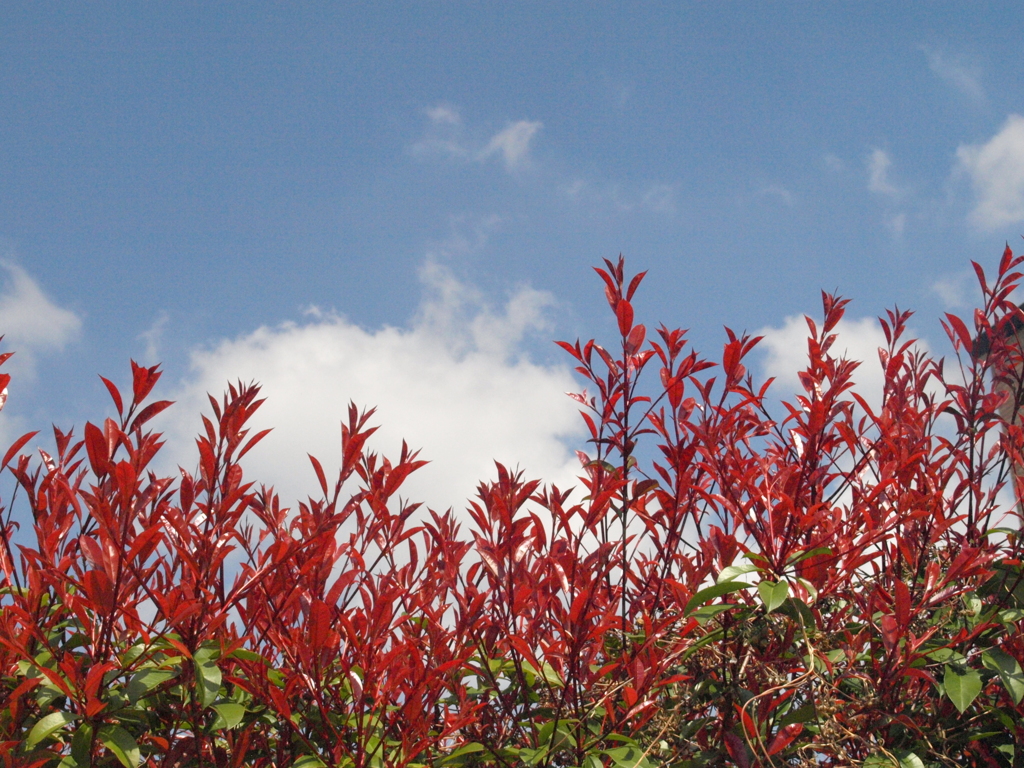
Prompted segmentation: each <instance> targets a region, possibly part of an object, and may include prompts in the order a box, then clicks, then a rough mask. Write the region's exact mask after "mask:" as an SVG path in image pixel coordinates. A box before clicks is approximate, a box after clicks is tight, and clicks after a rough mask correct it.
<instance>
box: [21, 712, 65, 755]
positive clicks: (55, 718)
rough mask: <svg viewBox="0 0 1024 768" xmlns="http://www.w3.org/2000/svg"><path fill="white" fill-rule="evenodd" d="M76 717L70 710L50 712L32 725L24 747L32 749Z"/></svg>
mask: <svg viewBox="0 0 1024 768" xmlns="http://www.w3.org/2000/svg"><path fill="white" fill-rule="evenodd" d="M77 719H78V715H72V714H71V713H70V712H51V713H50V714H48V715H47V716H46V717H44V718H42V719H41V720H40V721H39V722H38V723H36V724H35V725H33V726H32V730H31V731H29V733H28V738H27V739H25V747H26V749H32V748H33V747H35V745H36V744H38V743H39V742H40V741H42V740H43V739H45V738H48V737H50V736H52V735H53V734H54V733H56V732H57V731H59V730H60V729H61V728H63V727H64V726H65V725H67V724H68V723H70V722H72V721H73V720H77Z"/></svg>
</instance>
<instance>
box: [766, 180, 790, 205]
mask: <svg viewBox="0 0 1024 768" xmlns="http://www.w3.org/2000/svg"><path fill="white" fill-rule="evenodd" d="M758 194H759V195H761V196H762V197H774V198H775V199H777V200H779V201H781V202H783V203H785V204H786V205H788V206H790V207H792V206H793V193H792V192H790V191H789V190H788V189H786V188H785V187H784V186H782V185H781V184H769V185H768V186H766V187H763V188H762V189H761V190H759V191H758Z"/></svg>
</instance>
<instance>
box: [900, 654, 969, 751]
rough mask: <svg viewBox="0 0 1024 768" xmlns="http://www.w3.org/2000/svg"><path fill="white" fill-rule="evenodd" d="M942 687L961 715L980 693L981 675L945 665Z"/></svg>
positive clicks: (959, 667)
mask: <svg viewBox="0 0 1024 768" xmlns="http://www.w3.org/2000/svg"><path fill="white" fill-rule="evenodd" d="M942 685H943V687H945V689H946V696H948V697H949V700H950V701H952V702H953V706H955V707H956V708H957V711H959V712H960V713H961V714H963V713H964V711H965V710H966V709H967V708H968V707H969V706H971V702H973V701H974V699H975V698H976V697H977V695H978V694H979V693H981V675H980V674H978V672H977V670H974V669H967V668H965V667H963V666H961V665H959V664H947V665H946V673H945V675H943V677H942ZM901 762H902V761H901Z"/></svg>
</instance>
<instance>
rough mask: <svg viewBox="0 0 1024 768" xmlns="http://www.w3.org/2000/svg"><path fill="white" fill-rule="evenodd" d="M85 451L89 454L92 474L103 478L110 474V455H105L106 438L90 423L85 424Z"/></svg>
mask: <svg viewBox="0 0 1024 768" xmlns="http://www.w3.org/2000/svg"><path fill="white" fill-rule="evenodd" d="M85 450H86V452H87V453H88V454H89V464H90V465H92V473H93V474H94V475H96V477H97V478H103V477H105V476H106V475H107V474H108V473H109V472H110V454H108V453H107V438H106V437H104V436H103V433H102V432H101V431H100V428H99V427H97V426H96V425H95V424H93V423H92V422H91V421H87V422H86V423H85Z"/></svg>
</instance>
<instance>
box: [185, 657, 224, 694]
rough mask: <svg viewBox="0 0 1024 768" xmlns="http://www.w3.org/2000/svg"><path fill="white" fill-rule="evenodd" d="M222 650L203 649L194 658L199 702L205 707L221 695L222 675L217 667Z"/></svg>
mask: <svg viewBox="0 0 1024 768" xmlns="http://www.w3.org/2000/svg"><path fill="white" fill-rule="evenodd" d="M219 656H220V648H209V647H203V648H200V649H199V650H198V651H196V653H195V655H194V656H193V657H192V661H193V662H194V663H195V669H196V689H197V691H198V692H199V701H200V703H201V704H202V705H203V706H204V707H208V706H210V705H211V704H212V703H213V702H214V701H216V700H217V696H218V694H219V693H220V683H221V679H222V678H221V673H220V667H218V666H217V658H218V657H219Z"/></svg>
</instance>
